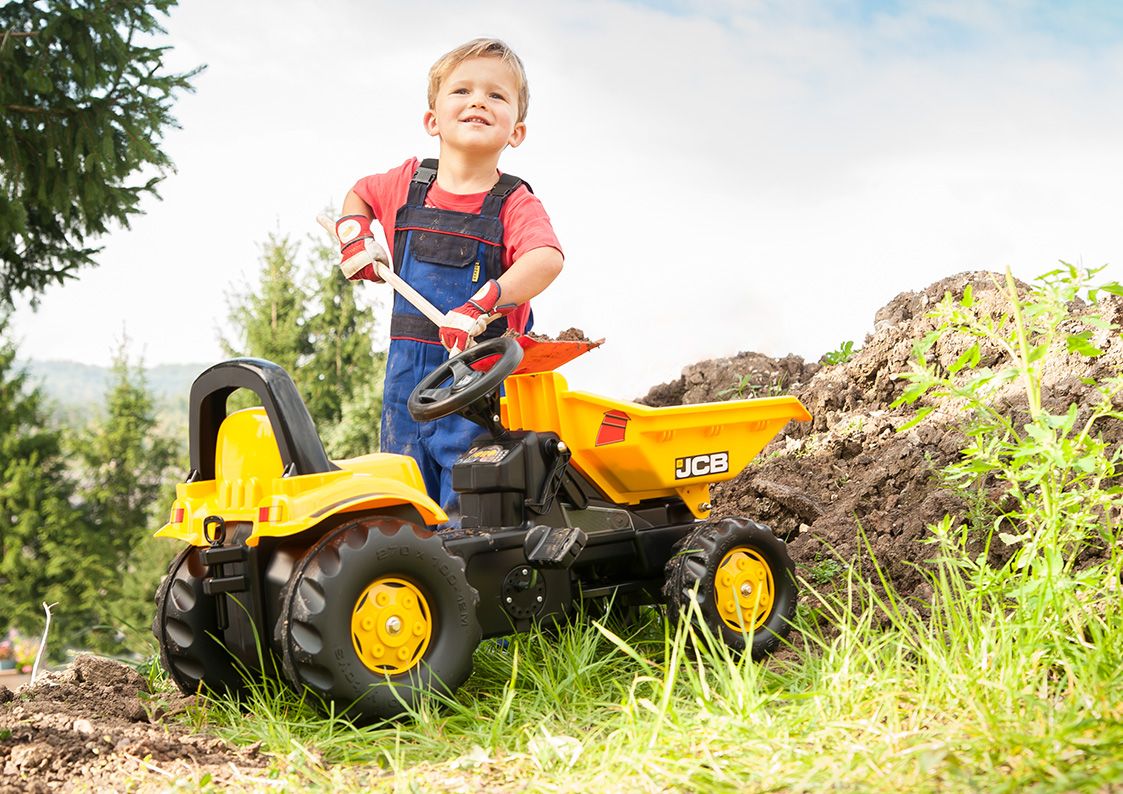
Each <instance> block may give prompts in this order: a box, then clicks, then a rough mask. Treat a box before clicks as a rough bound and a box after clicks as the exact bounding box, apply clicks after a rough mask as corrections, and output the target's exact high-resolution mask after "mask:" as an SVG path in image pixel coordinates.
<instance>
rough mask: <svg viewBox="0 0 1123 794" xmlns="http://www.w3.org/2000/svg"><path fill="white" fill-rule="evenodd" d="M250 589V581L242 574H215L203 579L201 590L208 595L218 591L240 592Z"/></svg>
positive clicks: (216, 593) (215, 593)
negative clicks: (215, 575)
mask: <svg viewBox="0 0 1123 794" xmlns="http://www.w3.org/2000/svg"><path fill="white" fill-rule="evenodd" d="M249 589H250V583H249V581H248V580H247V579H246V577H244V576H217V577H208V578H206V579H204V580H203V592H204V593H206V594H207V595H209V596H214V595H218V594H219V593H241V592H244V591H246V590H249Z"/></svg>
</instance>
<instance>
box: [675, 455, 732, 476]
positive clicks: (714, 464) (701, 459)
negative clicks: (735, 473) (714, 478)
mask: <svg viewBox="0 0 1123 794" xmlns="http://www.w3.org/2000/svg"><path fill="white" fill-rule="evenodd" d="M727 471H729V453H728V452H711V453H710V454H709V455H693V456H691V457H689V458H675V479H676V480H681V479H683V478H684V477H704V476H705V475H707V474H721V473H723V472H727Z"/></svg>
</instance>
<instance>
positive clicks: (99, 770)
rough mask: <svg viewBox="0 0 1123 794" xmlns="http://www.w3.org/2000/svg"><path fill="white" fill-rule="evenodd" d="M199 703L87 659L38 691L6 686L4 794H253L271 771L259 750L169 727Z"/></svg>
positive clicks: (1, 739)
mask: <svg viewBox="0 0 1123 794" xmlns="http://www.w3.org/2000/svg"><path fill="white" fill-rule="evenodd" d="M192 700H193V699H192V698H175V699H173V700H172V701H171V702H168V701H167V700H160V699H156V698H153V697H151V696H150V694H149V692H148V690H147V686H146V684H145V681H144V679H143V678H142V677H141V676H140V675H139V674H137V673H136V671H134V670H133V669H132V668H130V667H127V666H126V665H123V664H120V663H119V662H115V661H112V660H110V659H103V658H100V657H96V656H88V655H86V656H79V657H78V658H77V659H76V660H75V662H74V664H73V665H71V667H70V668H68V669H67V670H65V671H63V672H58V673H47V674H45V675H42V676H40V677H39V678H38V679H36V681H35V684H34V686H22V687H19V688H18V689H17V690H16V691H15V692H13V691H12V690H10V689H8V688H7V687H6V686H2V685H0V794H16V793H17V792H20V793H21V794H22V793H23V792H32V793H33V794H38V792H48V791H51V792H53V791H166V790H167V789H168V788H170V787H171V786H172V785H173V784H174V783H176V782H177V781H194V782H195V783H197V784H198V783H199V782H200V781H202V780H203V778H204V776H205V775H208V774H209V775H210V776H211V780H213V781H214V783H215V785H222V784H225V783H229V784H241V785H243V786H245V787H248V788H252V787H253V785H252V781H253V776H254V775H255V774H256V773H258V772H259V771H260V770H261V769H262V768H263V767H264V766H265V764H266V759H265V758H264V757H263V756H261V755H260V754H259V753H258V752H257V750H256V748H252V747H251V748H233V747H230V746H228V745H227V744H226V743H225V742H223V741H222V740H221V739H217V738H215V737H213V736H199V735H195V734H192V733H191V731H189V730H187V729H186V728H183V727H181V726H178V725H176V724H174V722H173V721H170V720H164V719H162V717H164V716H167V715H168V714H171V713H174V712H176V711H181V710H182V709H184V708H185V707H186V706H187V705H188V704H189V703H190V702H192Z"/></svg>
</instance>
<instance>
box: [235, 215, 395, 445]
mask: <svg viewBox="0 0 1123 794" xmlns="http://www.w3.org/2000/svg"><path fill="white" fill-rule="evenodd" d="M299 253H300V252H299V247H298V246H297V245H296V244H294V243H292V242H291V241H290V240H289V239H288V238H287V237H277V236H276V235H270V237H269V238H268V240H267V241H266V243H265V245H264V246H263V247H262V267H261V271H260V276H259V278H260V280H259V282H258V283H257V284H255V285H247V286H246V287H245V289H244V290H243V291H242V292H240V293H238V294H235V295H234V296H233V297H232V299H231V301H230V313H229V318H230V324H231V325H232V326H233V328H234V329H235V332H236V333H235V338H236V340H237V342H236V343H232V342H229V341H227V340H225V339H224V340H223V342H222V344H223V347H224V348H225V350H226V353H227V354H228V355H243V356H254V357H258V358H265V359H268V360H270V361H272V362H274V363H276V364H279V365H281V366H282V367H284V368H285V369H286V370H287V371H288V373H289V374H290V375H292V377H293V380H294V381H295V382H296V385H297V387H298V388H299V390H300V394H301V397H302V398H303V399H304V401H305V404H306V405H307V406H308V412H309V413H310V414H311V415H312V419H313V420H314V421H315V422H316V426H317V428H319V430H320V433H321V435H322V436H323V440H324V446H325V448H326V449H327V451H328V454H329V455H332V456H335V457H350V456H353V455H359V454H365V453H367V452H374V451H376V450H377V448H378V427H379V423H380V422H381V414H382V375H383V373H384V371H385V353H380V352H376V351H374V349H373V348H374V325H375V317H374V312H373V311H372V310H371V309H370V308H362V307H360V306H359V305H357V304H356V302H355V293H354V289H355V285H354V284H353V283H351V282H348V281H347V280H345V279H344V278H343V277H342V276H341V275H340V273H339V268H338V267H336V265H335V254H334V251H333V250H332V249H330V248H328V247H327V246H322V245H314V246H313V250H312V253H311V255H310V256H309V257H308V258H307V259H306V260H305V261H304V264H303V265H302V264H301V263H299V262H298V261H297V257H298V255H299ZM306 273H310V276H306V275H305V274H306ZM305 278H307V279H308V280H309V281H310V282H311V283H312V287H311V288H309V289H306V288H304V287H302V286H301V283H302V281H303V280H304V279H305ZM239 397H240V395H235V397H234V398H232V400H231V403H230V405H231V407H232V408H236V407H243V406H245V405H249V404H252V401H250V400H249V399H248V397H245V396H241V399H239Z"/></svg>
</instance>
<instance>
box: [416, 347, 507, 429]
mask: <svg viewBox="0 0 1123 794" xmlns="http://www.w3.org/2000/svg"><path fill="white" fill-rule="evenodd" d="M492 356H499V360H498V361H496V362H495V364H493V365H492V366H491V367H490V368H489V369H486V370H482V371H481V370H478V369H472V365H473V364H477V363H479V362H481V361H483V360H484V359H485V358H491V357H492ZM522 360H523V349H522V346H521V345H519V343H518V342H516V341H515V340H514V339H513V338H512V337H509V336H500V337H496V338H495V339H490V340H488V341H487V342H483V343H481V344H478V345H476V346H474V347H470V348H468V349H467V350H465V351H464V352H463V353H459V354H457V355H455V356H453V357H452V358H450V359H449V360H448V361H446V362H444V363H443V364H441V365H440V366H439V367H437V368H436V369H434V370H433V371H432V372H430V373H429V374H428V375H426V376H425V377H424V378H422V379H421V382H420V383H418V384H417V386H415V387H414V389H413V391H412V392H410V395H409V400H408V401H407V402H406V407H407V408H408V409H409V415H410V416H412V417H413V418H414V419H415V420H417V421H418V422H431V421H433V420H434V419H440V418H441V417H443V416H448V415H449V414H454V413H456V412H457V411H460V410H462V409H464V408H466V407H468V406H469V405H471V404H472V403H474V402H476V401H477V400H479V399H481V398H483V397H487V396H489V395H491V394H492V393H493V392H495V391H496V390H497V389H498V388H499V384H501V383H502V382H503V380H504V378H506V377H507V376H508V375H510V374H511V373H512V372H514V371H515V368H516V367H518V366H519V363H520V362H521V361H522ZM469 418H471V417H469Z"/></svg>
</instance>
